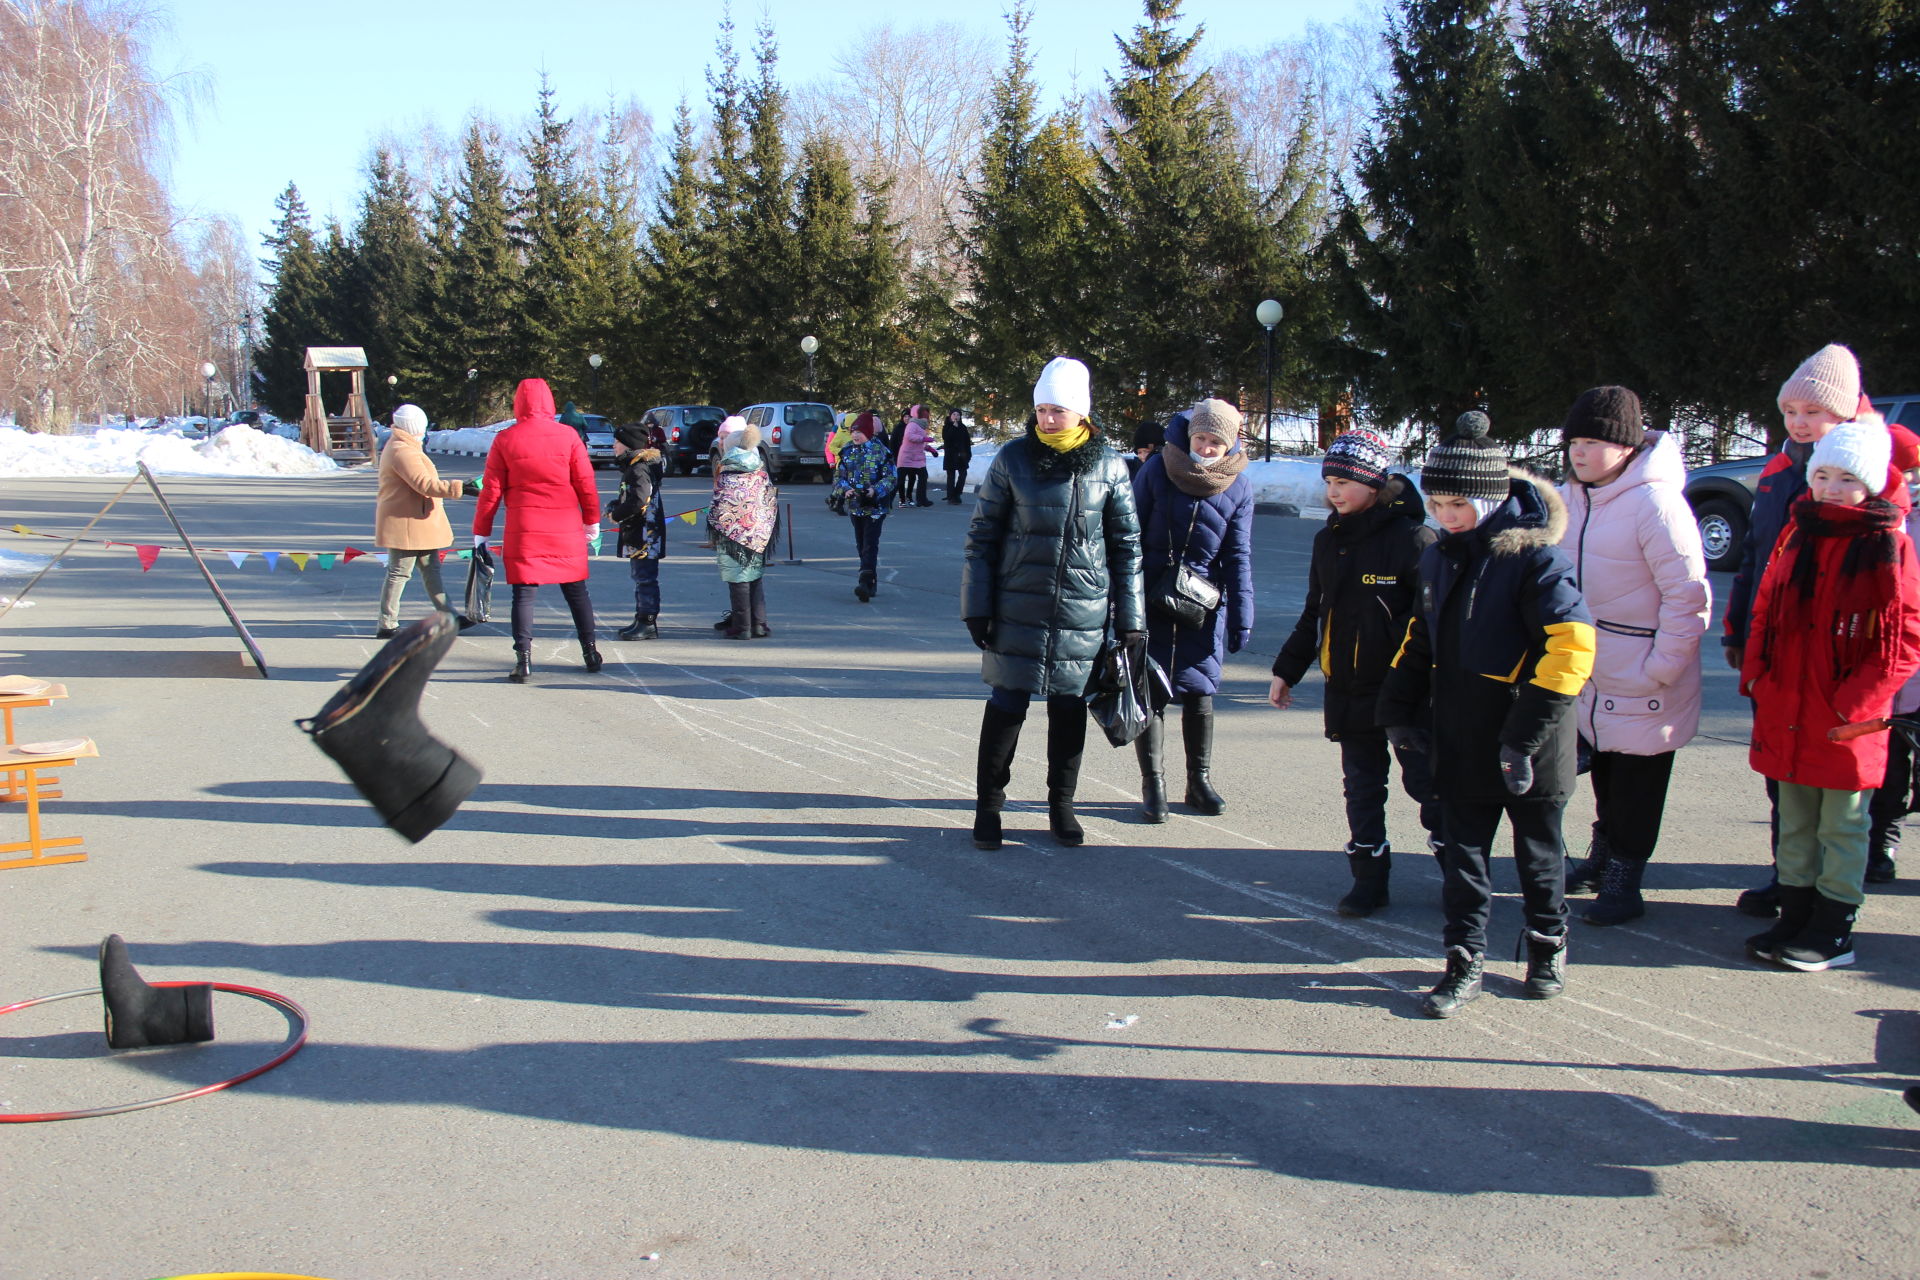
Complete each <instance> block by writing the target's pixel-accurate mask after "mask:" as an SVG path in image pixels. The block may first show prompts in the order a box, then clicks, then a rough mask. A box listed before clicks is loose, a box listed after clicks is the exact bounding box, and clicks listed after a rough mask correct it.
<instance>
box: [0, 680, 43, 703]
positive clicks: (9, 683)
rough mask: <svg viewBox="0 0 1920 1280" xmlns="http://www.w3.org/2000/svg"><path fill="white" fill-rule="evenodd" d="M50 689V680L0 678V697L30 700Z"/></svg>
mask: <svg viewBox="0 0 1920 1280" xmlns="http://www.w3.org/2000/svg"><path fill="white" fill-rule="evenodd" d="M51 688H53V682H52V681H51V680H35V679H34V678H33V677H32V676H0V697H6V698H32V697H37V696H39V695H40V694H43V693H45V692H46V691H47V690H49V689H51Z"/></svg>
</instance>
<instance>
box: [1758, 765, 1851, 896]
mask: <svg viewBox="0 0 1920 1280" xmlns="http://www.w3.org/2000/svg"><path fill="white" fill-rule="evenodd" d="M1872 798H1873V792H1871V791H1827V790H1824V789H1822V788H1820V787H1804V786H1801V785H1800V784H1799V783H1797V782H1783V783H1781V784H1780V848H1779V852H1778V853H1777V854H1776V855H1775V859H1774V860H1775V862H1776V863H1777V864H1778V866H1779V872H1780V883H1781V884H1789V885H1796V886H1804V885H1812V886H1813V887H1814V888H1815V889H1818V890H1819V891H1820V893H1821V896H1823V897H1827V898H1831V899H1833V900H1834V901H1835V902H1846V903H1851V904H1852V905H1854V906H1856V907H1857V906H1859V905H1860V904H1861V903H1863V902H1865V901H1866V900H1867V895H1866V891H1865V889H1866V879H1867V821H1868V815H1867V802H1868V801H1869V800H1871V799H1872Z"/></svg>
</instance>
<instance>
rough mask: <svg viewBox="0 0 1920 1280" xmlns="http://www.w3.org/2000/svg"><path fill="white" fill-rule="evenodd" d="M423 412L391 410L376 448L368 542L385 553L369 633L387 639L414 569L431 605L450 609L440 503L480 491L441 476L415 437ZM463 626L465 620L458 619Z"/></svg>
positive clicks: (448, 541) (449, 540)
mask: <svg viewBox="0 0 1920 1280" xmlns="http://www.w3.org/2000/svg"><path fill="white" fill-rule="evenodd" d="M426 434H427V414H426V411H425V410H424V409H422V408H421V407H420V406H419V405H417V404H403V405H401V406H400V407H399V408H398V409H395V410H394V411H393V431H392V433H391V434H390V435H388V437H387V445H386V448H384V449H382V450H381V451H380V496H379V498H378V499H377V500H376V501H375V503H374V509H373V541H374V545H375V546H377V547H379V548H380V549H381V550H383V551H385V552H386V553H387V576H386V580H385V582H383V583H382V584H381V587H380V619H379V622H378V624H377V625H376V627H375V630H374V633H373V634H374V636H375V638H377V639H380V640H390V639H392V638H393V637H394V636H395V635H397V634H398V633H399V630H400V593H401V592H402V591H404V590H405V589H406V586H407V579H408V578H409V577H411V576H413V570H414V567H415V566H416V565H417V566H418V567H419V569H420V581H421V582H422V583H424V584H425V585H426V589H427V598H428V599H429V600H432V601H433V607H434V608H436V609H446V610H449V611H450V610H451V609H452V606H451V605H450V604H448V602H447V593H446V589H445V587H444V586H443V585H442V584H441V581H440V557H441V556H443V555H445V554H446V553H447V548H449V547H451V546H452V545H453V526H452V525H450V524H448V523H447V513H446V510H445V508H444V507H442V506H441V503H442V502H443V501H445V500H446V499H449V498H458V497H460V496H461V495H463V494H465V495H468V496H472V495H473V494H477V493H479V492H480V482H479V481H478V480H442V479H441V478H440V472H439V469H438V468H436V467H435V466H434V465H433V462H432V460H431V459H429V458H428V457H427V453H426V450H425V449H423V448H422V447H421V443H420V442H421V440H422V439H423V438H424V437H425V436H426ZM460 625H461V626H462V627H463V628H464V627H467V626H470V625H471V624H470V623H468V622H467V620H466V619H465V618H462V619H460Z"/></svg>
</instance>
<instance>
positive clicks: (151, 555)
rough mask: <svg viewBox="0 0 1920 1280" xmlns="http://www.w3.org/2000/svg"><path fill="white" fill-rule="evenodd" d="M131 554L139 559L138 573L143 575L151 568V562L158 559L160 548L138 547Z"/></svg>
mask: <svg viewBox="0 0 1920 1280" xmlns="http://www.w3.org/2000/svg"><path fill="white" fill-rule="evenodd" d="M133 554H135V555H137V556H139V557H140V572H142V573H145V572H146V571H147V570H149V569H151V568H153V562H154V561H155V560H158V559H159V558H160V548H158V547H152V546H146V545H140V546H136V547H134V549H133Z"/></svg>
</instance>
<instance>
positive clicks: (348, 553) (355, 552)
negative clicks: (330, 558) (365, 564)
mask: <svg viewBox="0 0 1920 1280" xmlns="http://www.w3.org/2000/svg"><path fill="white" fill-rule="evenodd" d="M365 554H367V553H366V552H364V551H362V550H361V549H360V548H358V547H348V548H347V549H346V550H345V551H342V552H341V553H340V563H341V564H352V563H353V558H354V557H355V556H363V555H365Z"/></svg>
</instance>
